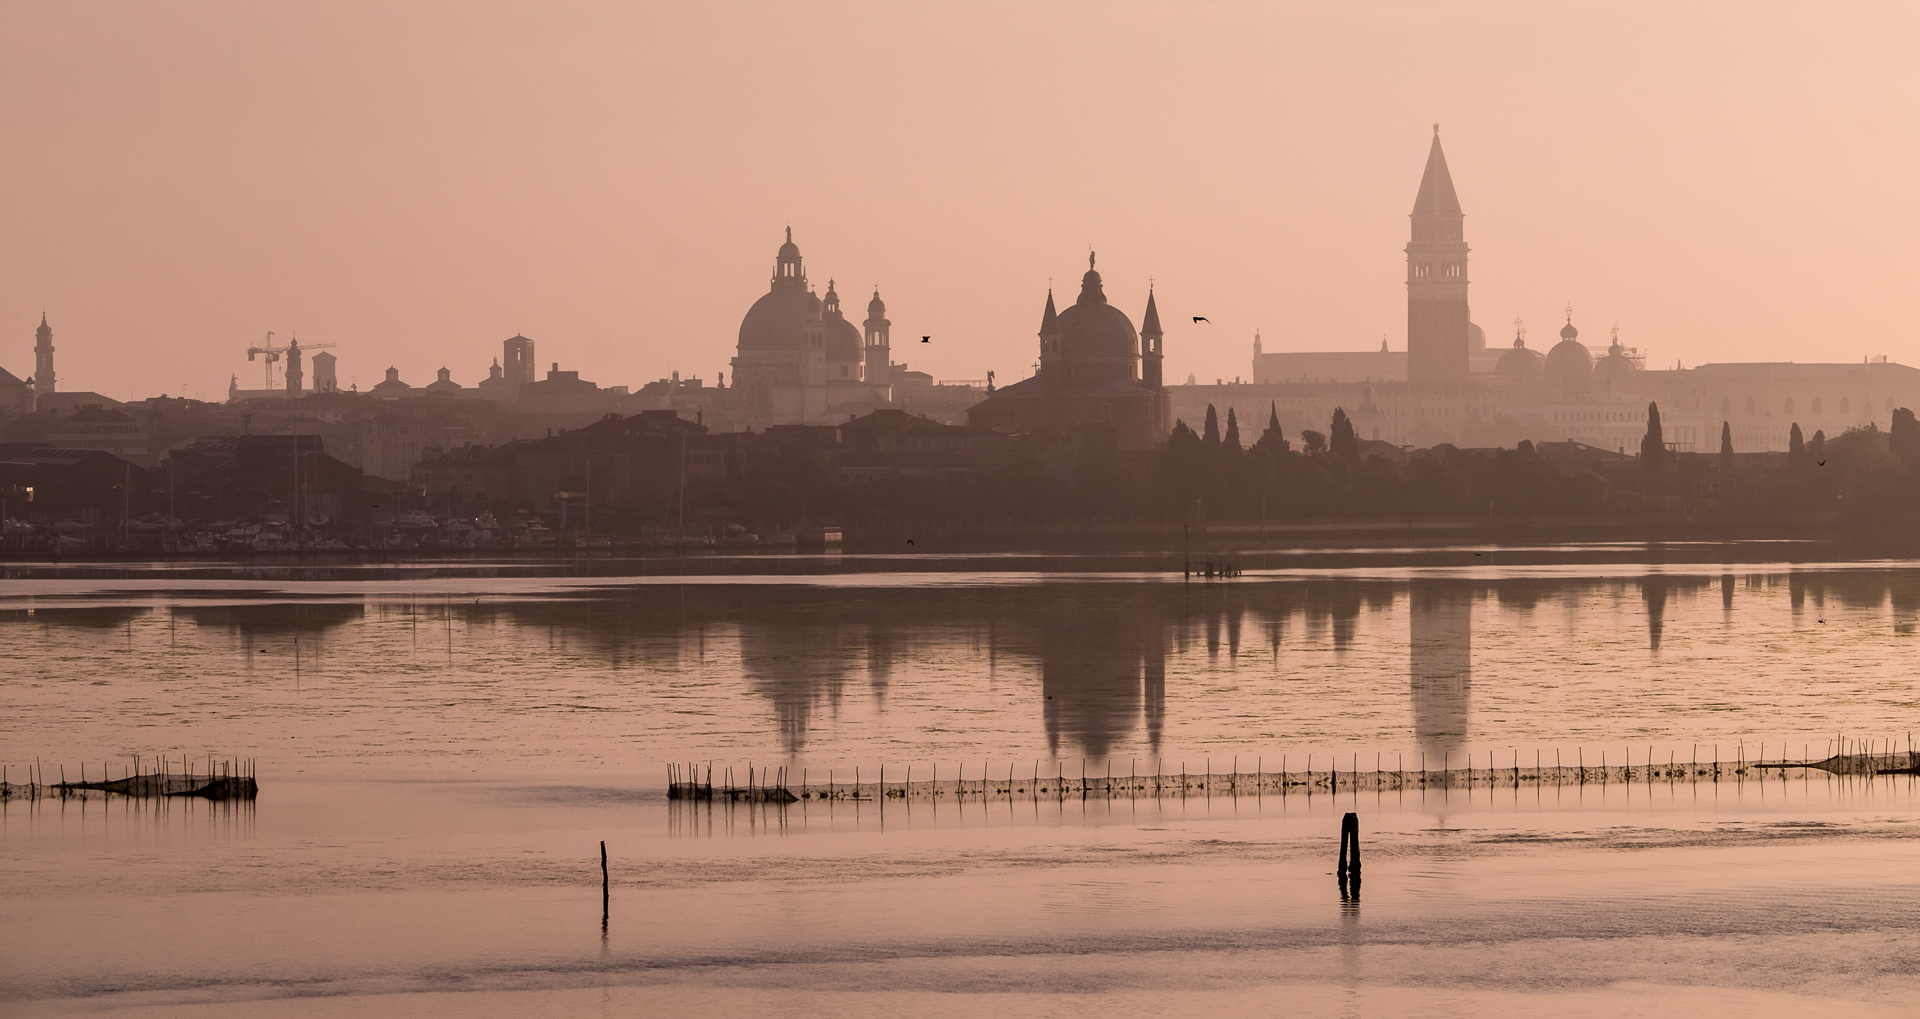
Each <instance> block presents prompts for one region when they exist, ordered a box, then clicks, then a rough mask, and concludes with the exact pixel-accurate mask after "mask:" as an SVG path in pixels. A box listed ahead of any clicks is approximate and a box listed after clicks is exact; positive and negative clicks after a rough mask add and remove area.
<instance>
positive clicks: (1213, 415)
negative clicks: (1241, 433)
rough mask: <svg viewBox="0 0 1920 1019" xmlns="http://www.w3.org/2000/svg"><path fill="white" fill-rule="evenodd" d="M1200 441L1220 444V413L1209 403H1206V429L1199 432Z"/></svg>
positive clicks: (1215, 444)
mask: <svg viewBox="0 0 1920 1019" xmlns="http://www.w3.org/2000/svg"><path fill="white" fill-rule="evenodd" d="M1200 441H1201V442H1204V443H1206V444H1207V445H1209V446H1218V445H1220V415H1219V413H1217V412H1216V411H1215V410H1214V409H1213V404H1211V403H1209V404H1207V424H1206V430H1205V431H1203V432H1201V433H1200Z"/></svg>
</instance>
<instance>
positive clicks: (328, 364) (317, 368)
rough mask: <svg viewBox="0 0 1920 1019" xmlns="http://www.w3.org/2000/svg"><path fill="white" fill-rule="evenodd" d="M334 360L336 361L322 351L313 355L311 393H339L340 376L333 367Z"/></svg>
mask: <svg viewBox="0 0 1920 1019" xmlns="http://www.w3.org/2000/svg"><path fill="white" fill-rule="evenodd" d="M336 360H337V359H336V358H335V357H334V356H333V355H332V354H329V353H327V352H326V351H324V350H323V351H321V352H320V353H318V354H315V355H313V391H314V392H316V393H333V392H338V391H339V389H340V376H339V374H338V372H337V369H336V367H335V362H336Z"/></svg>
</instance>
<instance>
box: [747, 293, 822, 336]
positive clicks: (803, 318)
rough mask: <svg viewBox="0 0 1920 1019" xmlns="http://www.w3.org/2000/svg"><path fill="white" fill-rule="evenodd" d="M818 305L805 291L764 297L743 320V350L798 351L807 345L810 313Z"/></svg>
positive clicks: (748, 311) (772, 294) (765, 295)
mask: <svg viewBox="0 0 1920 1019" xmlns="http://www.w3.org/2000/svg"><path fill="white" fill-rule="evenodd" d="M817 301H818V299H817V298H815V297H814V296H813V295H812V294H809V293H807V292H806V291H805V290H777V289H776V290H773V291H771V292H769V293H766V294H762V295H761V297H760V299H759V300H757V301H755V302H753V307H751V308H748V309H747V317H746V318H743V319H741V320H740V349H741V350H798V349H800V347H801V344H802V343H803V342H804V332H805V329H806V324H807V313H808V311H809V310H811V308H812V306H813V305H814V304H816V303H817Z"/></svg>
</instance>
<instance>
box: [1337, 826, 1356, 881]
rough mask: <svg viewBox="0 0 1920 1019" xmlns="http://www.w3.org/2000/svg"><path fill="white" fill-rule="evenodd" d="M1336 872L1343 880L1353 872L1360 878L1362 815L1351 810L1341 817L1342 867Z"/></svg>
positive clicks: (1354, 876) (1354, 875)
mask: <svg viewBox="0 0 1920 1019" xmlns="http://www.w3.org/2000/svg"><path fill="white" fill-rule="evenodd" d="M1335 873H1336V874H1337V875H1338V876H1339V878H1340V880H1341V881H1342V882H1345V881H1346V880H1347V875H1348V874H1352V875H1353V878H1354V880H1356V881H1357V880H1359V879H1360V815H1359V814H1355V813H1351V812H1349V813H1348V814H1347V816H1345V817H1343V818H1341V819H1340V867H1339V869H1338V870H1337V871H1335Z"/></svg>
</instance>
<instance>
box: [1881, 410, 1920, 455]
mask: <svg viewBox="0 0 1920 1019" xmlns="http://www.w3.org/2000/svg"><path fill="white" fill-rule="evenodd" d="M1888 433H1889V434H1888V435H1887V448H1889V449H1891V450H1893V454H1894V455H1895V456H1897V457H1899V458H1900V462H1901V463H1902V464H1904V465H1906V467H1907V469H1908V470H1912V469H1914V468H1915V467H1920V421H1916V420H1914V416H1913V411H1912V410H1909V409H1908V408H1906V407H1901V408H1899V409H1897V410H1895V411H1894V412H1893V426H1892V427H1891V428H1889V429H1888Z"/></svg>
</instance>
